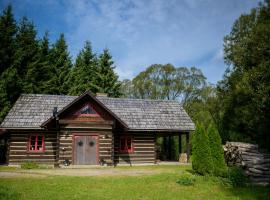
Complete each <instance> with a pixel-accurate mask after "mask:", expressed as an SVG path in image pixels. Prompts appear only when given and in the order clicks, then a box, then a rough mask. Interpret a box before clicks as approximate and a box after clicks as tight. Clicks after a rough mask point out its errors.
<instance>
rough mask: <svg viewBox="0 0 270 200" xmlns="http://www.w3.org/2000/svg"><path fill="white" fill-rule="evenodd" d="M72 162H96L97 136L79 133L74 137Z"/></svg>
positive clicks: (83, 163) (84, 163) (85, 163)
mask: <svg viewBox="0 0 270 200" xmlns="http://www.w3.org/2000/svg"><path fill="white" fill-rule="evenodd" d="M74 164H75V165H97V164H98V136H92V135H91V136H90V135H87V136H82V135H80V136H75V137H74Z"/></svg>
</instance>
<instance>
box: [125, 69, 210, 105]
mask: <svg viewBox="0 0 270 200" xmlns="http://www.w3.org/2000/svg"><path fill="white" fill-rule="evenodd" d="M205 79H206V78H205V77H204V76H203V74H202V72H201V71H200V70H199V69H197V68H195V67H191V68H190V69H189V68H186V67H174V66H173V65H171V64H165V65H161V64H154V65H151V66H149V67H148V68H147V69H146V70H145V71H143V72H141V73H140V74H138V75H137V76H136V77H135V78H134V79H133V80H132V81H131V82H130V81H128V80H125V81H124V87H123V88H122V91H124V94H126V95H127V96H133V97H134V98H141V99H146V98H148V99H168V100H179V101H181V102H182V103H185V102H187V101H188V100H190V99H194V98H196V96H197V94H198V91H199V90H200V89H201V88H202V87H203V86H204V85H205ZM127 91H129V92H127Z"/></svg>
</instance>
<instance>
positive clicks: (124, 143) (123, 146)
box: [120, 136, 134, 153]
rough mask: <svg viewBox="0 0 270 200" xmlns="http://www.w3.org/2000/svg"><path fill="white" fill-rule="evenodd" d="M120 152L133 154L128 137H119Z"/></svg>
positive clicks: (130, 138) (130, 139)
mask: <svg viewBox="0 0 270 200" xmlns="http://www.w3.org/2000/svg"><path fill="white" fill-rule="evenodd" d="M129 143H130V145H129ZM120 152H121V153H133V152H134V146H133V139H132V137H128V136H122V137H120Z"/></svg>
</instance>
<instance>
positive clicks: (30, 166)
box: [21, 161, 39, 169]
mask: <svg viewBox="0 0 270 200" xmlns="http://www.w3.org/2000/svg"><path fill="white" fill-rule="evenodd" d="M21 168H22V169H38V168H39V166H38V164H37V163H35V162H33V161H26V162H24V163H23V164H22V165H21Z"/></svg>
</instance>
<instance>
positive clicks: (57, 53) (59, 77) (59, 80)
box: [50, 34, 72, 94]
mask: <svg viewBox="0 0 270 200" xmlns="http://www.w3.org/2000/svg"><path fill="white" fill-rule="evenodd" d="M50 62H51V64H52V65H53V68H54V69H53V70H54V71H53V73H54V75H55V76H54V79H53V80H52V82H53V85H54V87H53V89H52V90H53V91H54V94H67V93H68V90H69V85H68V79H69V74H70V71H71V68H72V62H71V58H70V55H69V52H68V46H67V44H66V40H65V36H64V34H60V37H59V39H58V40H57V41H56V42H55V44H54V45H53V47H52V50H51V52H50Z"/></svg>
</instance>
